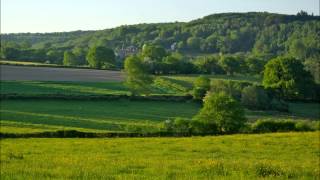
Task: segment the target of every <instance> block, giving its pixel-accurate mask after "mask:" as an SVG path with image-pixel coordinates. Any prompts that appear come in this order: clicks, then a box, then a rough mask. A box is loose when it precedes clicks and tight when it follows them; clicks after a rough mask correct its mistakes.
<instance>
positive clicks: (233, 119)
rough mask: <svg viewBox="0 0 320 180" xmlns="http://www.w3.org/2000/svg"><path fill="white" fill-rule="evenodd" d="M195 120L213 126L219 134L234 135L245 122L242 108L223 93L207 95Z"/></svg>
mask: <svg viewBox="0 0 320 180" xmlns="http://www.w3.org/2000/svg"><path fill="white" fill-rule="evenodd" d="M195 119H199V120H200V121H202V122H206V123H207V124H215V125H216V126H217V127H218V129H219V131H220V133H236V132H238V131H239V130H240V128H242V127H243V126H244V125H245V122H246V117H245V112H244V109H243V107H242V106H241V105H240V104H239V103H238V102H237V101H236V100H234V99H233V98H232V97H231V96H228V95H226V94H225V93H215V94H211V93H209V94H207V95H206V97H205V98H204V105H203V108H202V109H201V110H200V112H199V114H198V115H196V117H195Z"/></svg>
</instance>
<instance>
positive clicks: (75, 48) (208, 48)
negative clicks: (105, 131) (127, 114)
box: [1, 11, 320, 82]
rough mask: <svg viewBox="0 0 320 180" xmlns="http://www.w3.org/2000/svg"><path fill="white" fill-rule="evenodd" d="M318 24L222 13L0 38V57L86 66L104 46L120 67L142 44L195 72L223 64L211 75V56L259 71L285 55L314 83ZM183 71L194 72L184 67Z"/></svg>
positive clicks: (319, 49) (299, 18)
mask: <svg viewBox="0 0 320 180" xmlns="http://www.w3.org/2000/svg"><path fill="white" fill-rule="evenodd" d="M319 20H320V17H319V16H314V15H308V14H307V13H306V12H304V11H301V12H299V13H298V14H297V15H282V14H272V13H266V12H263V13H261V12H250V13H223V14H213V15H210V16H206V17H204V18H201V19H197V20H193V21H190V22H187V23H186V22H174V23H159V24H138V25H129V26H128V25H124V26H121V27H117V28H113V29H106V30H101V31H75V32H62V33H44V34H41V33H21V34H2V35H1V58H3V59H7V60H23V61H35V62H47V63H55V64H63V63H64V61H65V60H66V59H68V58H69V57H71V59H72V61H73V62H74V63H73V64H76V65H87V64H90V63H88V62H90V61H88V60H87V59H88V56H87V54H88V52H89V51H90V49H91V48H94V47H97V46H103V47H106V48H109V49H112V50H113V51H114V52H115V55H116V60H117V62H118V63H117V64H116V65H115V66H120V68H122V67H123V63H121V62H122V60H123V59H124V58H125V57H126V56H128V55H130V54H138V53H140V52H141V51H142V49H143V46H144V45H153V46H157V47H162V48H163V49H165V51H166V52H165V53H166V54H167V55H168V54H170V53H171V56H170V57H169V56H167V55H164V57H162V58H164V59H163V60H162V61H163V62H170V61H174V60H175V59H185V58H187V59H188V60H186V61H188V62H192V63H193V64H195V65H198V67H199V66H200V67H199V68H198V69H200V70H201V68H202V70H201V71H202V72H204V73H217V72H221V71H226V70H223V65H222V66H221V67H222V68H220V70H219V69H215V70H213V72H211V70H208V61H210V59H215V58H216V59H226V61H227V62H226V63H228V58H222V55H228V56H232V57H234V58H236V59H237V58H238V59H242V60H243V61H249V63H250V61H260V63H258V64H257V63H255V64H254V65H252V66H259V67H261V66H263V65H264V64H265V62H266V61H268V60H270V59H271V58H273V57H276V56H282V55H289V56H293V57H294V58H296V59H299V60H301V61H302V63H303V64H304V65H305V67H306V69H307V70H309V71H310V72H311V73H312V74H313V75H314V77H315V79H316V81H318V82H319V79H317V77H316V75H317V73H319V72H318V71H319V68H318V67H319V61H320V21H319ZM158 49H159V48H158ZM181 56H183V57H184V58H181ZM224 57H225V56H224ZM229 59H230V58H229ZM197 60H198V61H197ZM196 61H197V62H196ZM212 61H214V60H212ZM229 61H230V60H229ZM119 62H120V63H119ZM65 64H68V65H70V64H72V63H70V62H68V61H67V62H66V63H65ZM167 64H168V63H167ZM169 64H170V63H169ZM199 64H200V65H199ZM201 64H203V66H202V67H201ZM240 66H241V64H240ZM185 67H186V68H189V71H191V73H192V72H194V71H193V70H190V68H191V69H192V67H191V66H188V63H186V66H185ZM248 68H250V65H249V67H248ZM248 68H246V69H245V71H247V70H248ZM238 69H239V68H238ZM239 71H241V70H239ZM252 71H253V72H256V73H258V72H259V71H261V70H260V69H259V68H254V69H253V70H252ZM171 72H174V71H171ZM154 73H156V72H154ZM177 73H178V72H177ZM181 73H188V72H185V71H182V72H181ZM229 73H231V74H232V73H233V71H231V72H229Z"/></svg>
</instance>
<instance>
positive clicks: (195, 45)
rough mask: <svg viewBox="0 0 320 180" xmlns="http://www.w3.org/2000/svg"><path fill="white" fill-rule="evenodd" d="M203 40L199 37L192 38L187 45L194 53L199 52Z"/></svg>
mask: <svg viewBox="0 0 320 180" xmlns="http://www.w3.org/2000/svg"><path fill="white" fill-rule="evenodd" d="M202 41H203V40H202V39H201V38H198V37H190V38H189V39H188V40H187V45H188V47H189V49H191V50H193V51H197V50H199V49H200V45H201V43H202Z"/></svg>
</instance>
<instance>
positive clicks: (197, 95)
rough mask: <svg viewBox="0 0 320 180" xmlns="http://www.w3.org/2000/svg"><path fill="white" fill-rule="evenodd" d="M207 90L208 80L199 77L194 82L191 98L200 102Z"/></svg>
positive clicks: (208, 86) (208, 87)
mask: <svg viewBox="0 0 320 180" xmlns="http://www.w3.org/2000/svg"><path fill="white" fill-rule="evenodd" d="M209 89H210V79H209V78H207V77H205V76H200V77H198V78H197V79H196V80H195V81H194V84H193V90H192V96H193V98H194V99H197V100H202V98H203V97H204V96H205V95H206V93H207V91H208V90H209Z"/></svg>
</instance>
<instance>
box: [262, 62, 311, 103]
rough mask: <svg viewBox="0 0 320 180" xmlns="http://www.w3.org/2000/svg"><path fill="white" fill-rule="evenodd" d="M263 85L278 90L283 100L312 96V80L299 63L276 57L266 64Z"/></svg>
mask: <svg viewBox="0 0 320 180" xmlns="http://www.w3.org/2000/svg"><path fill="white" fill-rule="evenodd" d="M263 85H264V86H265V87H266V88H272V89H275V90H278V91H279V92H280V95H281V96H283V97H285V98H296V97H301V96H302V97H304V96H308V95H311V94H313V87H314V80H313V77H312V75H311V74H310V72H308V71H306V70H304V66H303V64H302V63H301V61H299V60H297V59H295V58H291V57H278V58H275V59H272V60H270V61H269V62H268V63H267V64H266V66H265V70H264V77H263Z"/></svg>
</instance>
